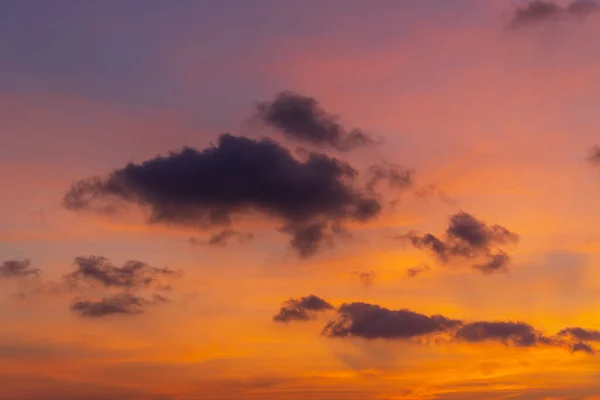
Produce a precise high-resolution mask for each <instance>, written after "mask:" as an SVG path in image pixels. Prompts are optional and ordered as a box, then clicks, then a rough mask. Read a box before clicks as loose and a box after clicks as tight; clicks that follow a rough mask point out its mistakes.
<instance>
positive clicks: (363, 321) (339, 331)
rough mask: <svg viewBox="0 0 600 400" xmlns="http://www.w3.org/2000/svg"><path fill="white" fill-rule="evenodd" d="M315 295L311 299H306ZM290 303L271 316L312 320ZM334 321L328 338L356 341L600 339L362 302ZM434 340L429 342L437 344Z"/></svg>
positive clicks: (552, 342) (581, 343) (569, 344)
mask: <svg viewBox="0 0 600 400" xmlns="http://www.w3.org/2000/svg"><path fill="white" fill-rule="evenodd" d="M309 297H314V296H309ZM309 297H306V298H301V299H300V300H295V299H292V300H290V301H288V302H287V303H284V306H283V307H282V308H281V310H280V312H279V314H277V315H276V317H275V318H274V320H275V321H278V322H286V323H287V322H290V321H295V320H299V321H304V320H308V319H312V318H313V317H314V314H313V315H311V314H309V313H308V312H307V310H308V308H307V307H303V306H301V303H302V301H301V300H302V299H307V298H309ZM316 299H318V304H319V305H320V306H315V307H314V308H315V309H318V310H325V309H327V310H329V309H332V308H333V306H331V304H330V303H328V302H326V301H325V300H323V299H320V298H316ZM336 312H337V317H336V318H335V319H332V320H330V321H329V322H328V323H327V324H326V325H325V327H324V328H323V330H322V335H323V336H325V337H329V338H360V339H365V340H369V341H370V340H376V339H385V340H413V339H417V340H420V339H424V338H428V337H431V336H435V337H436V338H437V339H444V338H445V340H447V341H450V342H457V343H471V344H477V343H483V342H496V343H500V344H503V345H505V346H511V347H539V346H548V347H555V348H563V349H568V350H570V351H571V352H577V351H580V352H586V353H590V354H592V353H594V349H593V348H592V347H591V346H590V345H589V344H587V343H585V341H586V340H588V341H595V340H600V332H597V331H589V330H585V329H582V328H566V329H564V330H562V331H560V332H559V333H558V334H556V335H553V336H547V335H545V334H543V333H542V332H540V331H539V330H537V329H535V328H534V327H533V326H531V325H530V324H528V323H526V322H522V321H472V322H470V321H465V320H462V319H456V318H450V317H447V316H443V315H425V314H421V313H418V312H415V311H411V310H408V309H398V310H391V309H388V308H385V307H382V306H379V305H376V304H368V303H362V302H353V303H344V304H342V305H341V306H340V307H339V308H337V309H336ZM438 342H440V340H435V341H433V342H432V343H438Z"/></svg>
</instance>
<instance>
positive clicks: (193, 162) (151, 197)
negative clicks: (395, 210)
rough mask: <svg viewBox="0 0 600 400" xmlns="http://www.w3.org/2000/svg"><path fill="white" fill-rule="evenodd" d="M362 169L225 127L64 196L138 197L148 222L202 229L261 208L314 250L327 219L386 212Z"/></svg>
mask: <svg viewBox="0 0 600 400" xmlns="http://www.w3.org/2000/svg"><path fill="white" fill-rule="evenodd" d="M357 175H358V174H357V172H356V171H355V170H354V169H353V168H352V167H351V166H350V165H349V164H347V163H344V162H342V161H340V160H337V159H335V158H331V157H329V156H327V155H324V154H316V153H310V154H309V155H308V156H307V157H306V159H305V160H298V159H296V158H294V157H293V156H292V155H291V154H290V152H289V151H288V150H287V149H285V148H284V147H282V146H280V145H279V144H277V143H275V142H274V141H271V140H268V139H262V140H253V139H249V138H245V137H236V136H232V135H229V134H223V135H221V136H220V137H219V141H218V144H217V145H213V146H210V147H208V148H206V149H204V150H202V151H198V150H195V149H191V148H184V149H182V150H180V151H178V152H174V153H170V154H168V155H166V156H159V157H156V158H153V159H150V160H147V161H145V162H142V163H140V164H133V163H130V164H128V165H126V166H125V167H123V168H121V169H117V170H115V171H113V172H112V173H110V174H109V175H108V176H106V177H103V178H100V177H92V178H89V179H83V180H80V181H78V182H75V183H73V185H72V186H71V188H70V189H69V191H68V192H67V193H66V195H65V197H64V200H63V203H64V205H65V206H66V208H68V209H70V210H74V211H76V210H95V211H105V210H107V209H108V210H114V209H115V208H116V207H118V205H119V203H123V202H124V203H128V204H135V205H138V206H140V207H142V208H143V209H145V210H147V211H148V212H149V214H150V216H149V223H161V224H166V225H179V226H187V227H195V228H200V229H202V228H210V227H214V226H227V225H229V224H230V223H231V222H232V217H233V216H235V215H240V214H244V213H248V212H259V213H262V214H264V215H266V216H269V217H274V218H277V219H279V220H281V221H283V225H284V229H283V231H284V232H288V233H290V234H291V235H292V236H293V238H292V245H293V246H296V249H297V250H298V251H299V253H300V254H301V255H307V254H308V255H310V254H312V253H313V250H312V249H314V248H318V247H319V244H320V241H321V240H323V239H324V237H325V236H326V235H324V234H323V230H324V229H325V228H323V227H324V226H328V227H333V226H339V225H340V224H341V223H343V222H344V221H347V220H355V221H361V222H365V221H368V220H370V219H372V218H374V217H375V216H377V215H378V214H379V213H380V211H381V204H380V203H379V201H378V200H377V199H376V198H375V196H372V195H367V194H365V193H364V191H362V190H360V189H359V188H358V187H357V185H356V178H357ZM311 239H312V240H313V242H310V240H311ZM307 241H308V245H306V244H307ZM302 246H304V247H302ZM307 249H308V251H307Z"/></svg>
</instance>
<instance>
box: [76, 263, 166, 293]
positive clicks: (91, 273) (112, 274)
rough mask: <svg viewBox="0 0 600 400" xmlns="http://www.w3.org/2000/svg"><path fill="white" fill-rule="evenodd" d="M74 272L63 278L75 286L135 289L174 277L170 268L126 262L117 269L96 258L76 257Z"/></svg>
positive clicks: (157, 283)
mask: <svg viewBox="0 0 600 400" xmlns="http://www.w3.org/2000/svg"><path fill="white" fill-rule="evenodd" d="M74 264H75V271H73V272H71V273H69V274H67V275H65V276H64V279H65V281H67V282H70V283H73V284H77V283H78V282H89V283H96V284H100V285H102V286H105V287H117V288H124V289H136V288H143V287H149V286H152V285H159V284H160V283H161V282H162V280H163V278H169V277H173V276H176V275H177V274H178V272H177V271H175V270H172V269H170V268H156V267H151V266H149V265H147V264H146V263H143V262H141V261H134V260H131V261H127V262H126V263H124V264H123V266H121V267H118V266H116V265H113V264H111V263H110V262H109V261H108V260H107V259H106V258H104V257H98V256H86V257H76V258H75V261H74Z"/></svg>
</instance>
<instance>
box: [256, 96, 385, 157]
mask: <svg viewBox="0 0 600 400" xmlns="http://www.w3.org/2000/svg"><path fill="white" fill-rule="evenodd" d="M258 116H259V117H260V118H261V120H262V121H263V122H265V123H266V124H268V125H270V126H272V127H274V128H277V129H278V130H280V131H281V132H282V133H283V135H284V136H286V137H287V138H289V139H293V140H297V141H300V142H305V143H310V144H312V145H315V146H320V147H333V148H336V149H338V150H341V151H349V150H353V149H355V148H357V147H361V146H365V145H370V144H373V143H374V142H375V140H374V139H373V138H372V137H371V136H370V135H368V134H367V133H365V132H363V131H362V130H360V129H352V130H347V129H346V128H344V127H343V126H342V125H341V124H340V123H339V122H338V118H337V117H335V116H333V115H331V114H329V113H327V112H326V111H325V110H324V109H323V108H322V107H321V105H320V104H319V103H318V102H317V101H316V100H315V99H313V98H312V97H307V96H302V95H300V94H297V93H294V92H290V91H286V92H282V93H279V94H278V95H277V96H276V97H275V99H274V100H273V101H271V102H264V103H261V104H260V105H259V106H258Z"/></svg>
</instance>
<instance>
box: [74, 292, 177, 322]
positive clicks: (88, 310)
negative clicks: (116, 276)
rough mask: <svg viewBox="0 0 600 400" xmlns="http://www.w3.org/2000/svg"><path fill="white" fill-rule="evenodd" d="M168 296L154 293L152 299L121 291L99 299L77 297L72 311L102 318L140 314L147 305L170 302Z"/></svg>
mask: <svg viewBox="0 0 600 400" xmlns="http://www.w3.org/2000/svg"><path fill="white" fill-rule="evenodd" d="M168 301H169V300H168V299H167V298H166V297H163V296H160V295H154V296H153V297H152V299H151V300H148V299H146V298H143V297H140V296H134V295H132V294H129V293H120V294H116V295H113V296H109V297H104V298H102V299H98V300H88V299H81V298H79V299H75V300H74V301H73V303H72V304H71V311H73V312H74V313H77V314H79V315H80V316H82V317H92V318H100V317H105V316H109V315H116V314H121V315H138V314H141V313H143V312H144V311H145V308H146V307H147V306H151V305H155V304H160V303H165V302H168Z"/></svg>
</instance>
